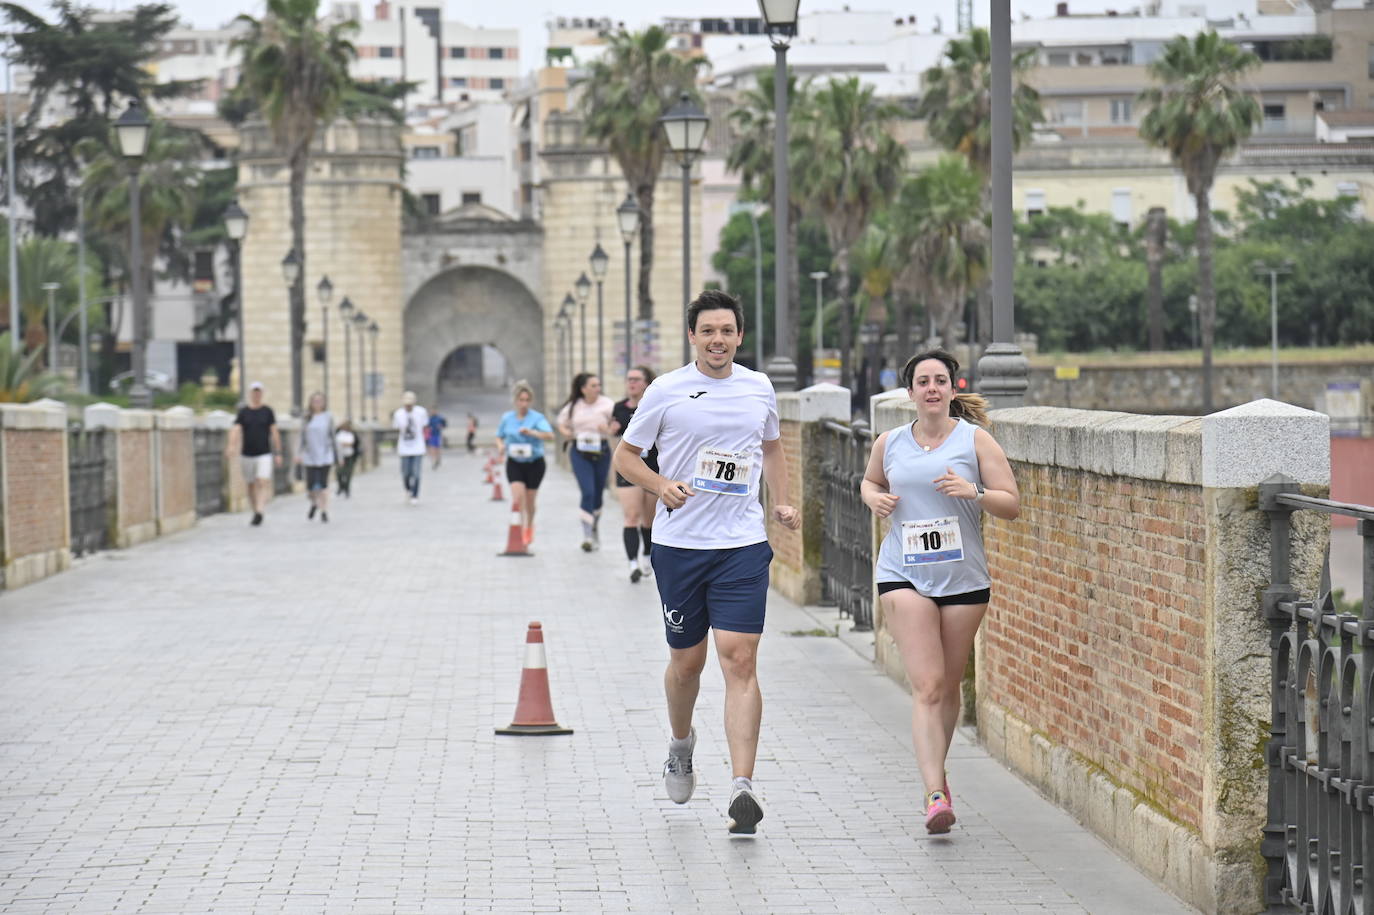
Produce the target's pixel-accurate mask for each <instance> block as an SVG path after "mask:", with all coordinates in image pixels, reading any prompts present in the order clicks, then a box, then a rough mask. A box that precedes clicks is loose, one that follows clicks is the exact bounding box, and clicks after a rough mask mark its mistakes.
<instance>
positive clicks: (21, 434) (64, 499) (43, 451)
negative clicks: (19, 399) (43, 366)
mask: <svg viewBox="0 0 1374 915" xmlns="http://www.w3.org/2000/svg"><path fill="white" fill-rule="evenodd" d="M71 561H72V554H71V508H70V493H69V491H68V476H67V413H66V408H65V407H64V406H63V405H61V404H56V405H52V404H50V403H40V404H0V586H3V587H4V588H6V589H9V588H18V587H20V586H22V585H26V584H28V583H30V582H33V581H37V580H38V579H40V578H45V577H47V576H49V575H53V574H55V573H57V572H60V571H62V570H63V569H66V568H67V567H68V566H70V565H71Z"/></svg>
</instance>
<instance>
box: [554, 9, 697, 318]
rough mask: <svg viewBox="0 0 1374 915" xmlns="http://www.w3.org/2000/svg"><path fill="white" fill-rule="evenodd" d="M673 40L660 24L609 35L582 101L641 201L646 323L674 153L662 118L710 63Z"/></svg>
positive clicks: (641, 292)
mask: <svg viewBox="0 0 1374 915" xmlns="http://www.w3.org/2000/svg"><path fill="white" fill-rule="evenodd" d="M668 37H669V36H668V33H667V32H665V31H664V30H663V29H662V28H660V27H659V26H651V27H649V28H647V29H645V30H644V31H642V32H627V31H624V30H623V29H622V30H621V31H619V32H615V33H613V34H612V35H610V37H609V40H608V43H607V45H606V50H605V53H604V54H602V55H601V57H599V58H598V59H597V60H596V61H594V62H593V63H592V65H591V67H590V68H589V69H590V72H589V73H588V79H587V82H586V91H585V92H583V94H582V96H581V99H580V101H579V105H580V106H581V111H582V117H583V119H584V121H585V125H586V132H587V136H588V137H590V138H591V139H593V140H596V141H597V142H600V143H605V144H606V145H607V147H608V148H609V149H610V151H611V155H612V156H614V157H615V161H616V163H617V164H619V166H620V171H621V173H622V174H623V175H624V176H625V181H626V183H628V184H629V186H630V192H631V193H632V194H634V195H635V200H636V201H637V202H638V204H639V213H640V216H639V289H638V299H639V317H640V318H641V319H648V318H651V317H653V311H654V300H653V293H652V292H651V285H650V281H651V278H652V275H653V269H654V189H655V187H656V185H657V184H658V175H659V172H660V171H662V169H663V157H664V156H665V155H666V154H667V153H668V151H669V150H668V143H667V141H666V139H665V138H664V136H663V128H662V127H661V126H660V125H659V123H658V119H659V118H660V117H662V116H663V114H664V113H665V112H666V111H667V110H668V109H669V108H670V107H671V106H672V105H674V104H675V103H676V102H677V100H678V98H679V96H680V95H681V94H682V93H683V92H686V93H687V94H688V95H689V96H692V97H694V98H695V97H697V92H696V80H697V73H698V71H699V70H700V69H701V68H702V66H704V64H705V60H704V59H703V58H699V57H693V58H687V57H681V56H679V55H677V54H674V53H673V52H672V51H671V50H669V49H668ZM686 304H687V303H685V302H684V303H683V307H684V308H685V307H686Z"/></svg>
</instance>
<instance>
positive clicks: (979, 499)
mask: <svg viewBox="0 0 1374 915" xmlns="http://www.w3.org/2000/svg"><path fill="white" fill-rule="evenodd" d="M973 485H974V486H976V487H977V488H978V495H976V496H974V497H973V501H974V502H976V503H978V504H979V505H982V504H983V496H985V495H987V490H986V489H984V488H983V484H982V483H974V484H973Z"/></svg>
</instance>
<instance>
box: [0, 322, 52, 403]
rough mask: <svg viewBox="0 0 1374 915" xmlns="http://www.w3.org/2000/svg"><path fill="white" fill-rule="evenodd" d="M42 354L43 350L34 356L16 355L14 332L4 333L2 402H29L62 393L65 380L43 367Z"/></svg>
mask: <svg viewBox="0 0 1374 915" xmlns="http://www.w3.org/2000/svg"><path fill="white" fill-rule="evenodd" d="M42 352H43V351H42V349H41V348H39V349H36V350H34V351H33V352H30V353H26V352H18V353H16V352H13V351H12V350H11V349H10V332H9V331H5V332H4V333H3V334H0V403H27V402H28V401H31V400H38V399H39V398H42V397H51V396H53V395H54V394H56V393H57V392H58V391H59V390H61V388H62V381H61V379H59V378H58V377H57V376H56V375H50V374H46V373H44V372H43V370H42V369H40V368H39V366H38V359H39V356H41V355H42Z"/></svg>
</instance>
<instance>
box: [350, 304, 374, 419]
mask: <svg viewBox="0 0 1374 915" xmlns="http://www.w3.org/2000/svg"><path fill="white" fill-rule="evenodd" d="M369 322H370V319H369V318H368V316H367V314H366V312H364V311H363V310H362V309H361V308H360V309H358V311H357V313H355V314H354V315H353V326H354V328H355V329H356V330H357V332H358V413H359V415H360V416H361V418H363V419H367V346H366V341H364V340H363V333H364V332H365V331H366V330H367V325H368V323H369Z"/></svg>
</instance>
